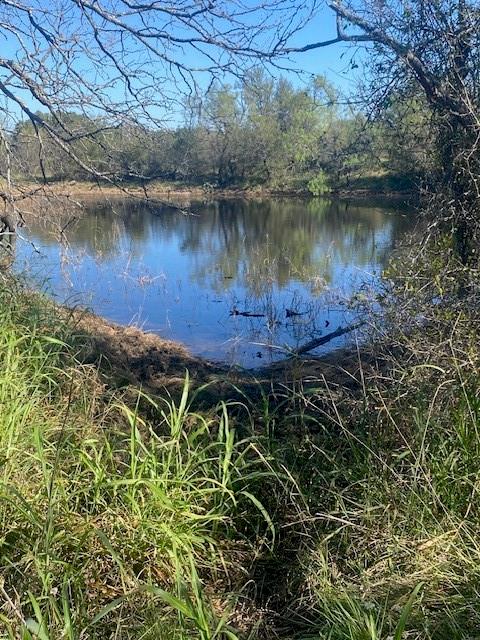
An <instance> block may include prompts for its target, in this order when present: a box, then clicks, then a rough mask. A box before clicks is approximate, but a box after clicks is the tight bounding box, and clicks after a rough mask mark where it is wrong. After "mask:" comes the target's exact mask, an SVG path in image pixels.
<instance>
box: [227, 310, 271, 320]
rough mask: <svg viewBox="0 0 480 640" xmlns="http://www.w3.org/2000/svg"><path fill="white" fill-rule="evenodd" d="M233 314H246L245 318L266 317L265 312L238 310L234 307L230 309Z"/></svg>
mask: <svg viewBox="0 0 480 640" xmlns="http://www.w3.org/2000/svg"><path fill="white" fill-rule="evenodd" d="M230 315H231V316H244V317H245V318H264V317H265V314H264V313H250V311H237V309H232V311H230Z"/></svg>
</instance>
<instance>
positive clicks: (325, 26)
mask: <svg viewBox="0 0 480 640" xmlns="http://www.w3.org/2000/svg"><path fill="white" fill-rule="evenodd" d="M255 1H256V0H252V5H253V4H254V3H255ZM315 1H316V0H311V2H315ZM50 2H51V0H31V5H32V6H34V7H36V8H37V9H39V10H40V11H45V14H43V19H45V20H46V21H47V24H48V22H49V11H51V10H52V9H53V7H54V6H55V4H50ZM104 2H105V3H106V4H107V5H108V4H109V0H104ZM29 4H30V3H29ZM59 4H61V5H62V4H64V3H63V2H62V0H59ZM64 6H68V7H69V10H70V11H75V8H74V7H75V5H74V3H71V4H70V2H69V1H68V0H65V4H64ZM311 6H312V5H311V4H310V3H305V4H304V5H303V8H304V9H305V10H306V11H308V8H309V7H311ZM39 15H42V14H41V13H40V14H39ZM52 15H53V14H52ZM0 17H1V16H0ZM255 17H256V18H257V17H258V16H257V15H256V14H255ZM77 19H78V15H77V16H76V17H75V18H74V19H73V23H71V26H72V27H73V29H75V28H76V23H75V20H77ZM131 20H132V21H133V22H134V23H137V22H138V21H137V19H136V17H135V16H133V17H131ZM77 24H78V23H77ZM254 28H255V24H253V22H252V29H254ZM172 35H177V36H178V35H182V31H181V27H180V28H179V30H178V31H177V32H175V30H173V32H172ZM335 35H336V27H335V17H334V13H333V11H332V10H331V9H329V8H328V7H327V6H326V5H322V6H321V7H320V8H319V9H318V10H317V13H316V15H315V16H314V17H313V18H312V20H311V21H309V23H308V24H307V25H306V26H305V27H304V29H303V30H302V31H301V32H298V33H296V35H295V37H294V38H293V39H292V40H291V42H290V43H289V46H291V47H301V46H303V45H305V44H307V43H311V42H315V41H319V40H329V39H331V38H334V37H335ZM0 36H2V37H1V43H2V44H1V48H2V56H5V57H11V58H13V59H15V58H17V57H18V56H19V51H18V50H17V43H16V40H15V38H14V37H13V36H11V35H8V34H7V33H6V32H5V31H4V30H2V29H1V28H0ZM85 45H86V47H87V48H88V43H87V42H86V43H85ZM142 55H144V54H141V53H135V54H132V56H131V57H130V58H129V60H130V61H131V64H132V65H135V63H136V62H139V61H141V56H142ZM173 56H174V57H175V56H176V59H181V60H182V61H183V62H184V63H185V64H187V65H188V66H198V65H202V64H204V59H202V56H201V55H199V54H198V53H196V52H195V51H194V50H192V49H188V48H187V49H186V50H185V52H184V53H183V54H181V53H179V52H178V51H177V52H176V53H175V52H174V53H173ZM352 56H354V59H355V62H356V63H357V64H359V63H360V62H361V58H362V54H361V52H358V51H357V52H355V50H354V49H353V48H352V47H350V46H349V45H347V44H343V43H342V44H336V45H331V46H329V47H325V48H321V49H317V50H314V51H310V52H307V53H302V54H295V55H292V56H291V65H290V66H292V67H296V68H297V69H299V70H301V71H303V72H305V76H304V78H305V80H307V79H308V75H316V74H323V75H325V76H326V77H327V78H328V79H329V80H330V81H331V82H332V83H333V84H334V85H336V86H337V87H338V88H339V89H340V90H341V91H342V93H348V92H349V91H351V90H353V89H354V85H355V80H356V78H358V75H359V73H360V71H361V65H359V68H358V69H354V70H352V69H351V68H350V60H351V59H352ZM75 64H76V66H77V70H78V69H80V73H81V74H83V77H85V78H88V76H89V75H91V78H93V74H94V71H93V69H92V68H89V63H88V53H82V51H81V47H78V49H77V52H76V54H75ZM148 64H149V65H151V66H150V68H151V69H152V70H153V69H154V65H153V63H151V62H149V63H148ZM288 64H289V63H288V62H285V65H288ZM106 69H107V67H105V73H106V74H107V76H106V77H108V74H109V73H110V72H109V71H107V70H106ZM102 71H103V70H102V69H101V68H100V72H102ZM97 73H98V71H97ZM272 73H273V74H275V75H284V76H287V77H290V78H291V79H292V81H293V82H294V83H295V84H299V83H300V82H302V79H301V78H299V77H298V76H297V75H296V74H294V73H292V72H288V71H279V70H276V69H272ZM5 75H8V72H7V73H5V74H1V73H0V77H1V76H3V77H5ZM104 79H105V78H104ZM226 80H227V81H228V80H229V78H226ZM207 85H208V79H207V78H206V77H205V78H203V79H201V80H200V86H201V87H206V86H207ZM158 87H159V95H160V96H161V92H164V93H165V95H166V94H167V93H168V92H169V91H172V89H173V85H172V84H171V83H170V84H169V82H165V83H163V84H161V83H159V84H158ZM77 88H78V87H75V83H72V85H71V94H70V95H72V96H74V95H75V90H76V89H77ZM66 92H67V93H69V91H68V88H67V87H66ZM110 93H111V97H112V98H113V99H114V100H121V99H122V95H123V93H122V91H121V89H120V87H119V86H117V87H114V88H112V89H111V90H110ZM21 95H22V96H24V97H25V100H26V102H27V103H28V105H29V106H30V107H31V108H33V109H39V108H41V105H39V104H38V103H35V101H34V100H33V99H30V98H27V97H26V93H24V92H21ZM43 110H44V109H43ZM177 117H178V116H173V118H174V120H176V119H177Z"/></svg>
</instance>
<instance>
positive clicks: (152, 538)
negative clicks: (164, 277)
mask: <svg viewBox="0 0 480 640" xmlns="http://www.w3.org/2000/svg"><path fill="white" fill-rule="evenodd" d="M443 283H444V281H443ZM443 283H442V282H440V284H439V286H442V287H443V286H444V284H443ZM422 291H423V292H424V291H425V289H424V288H423V289H422ZM433 293H435V292H433ZM435 295H436V294H435ZM435 295H434V297H435ZM409 309H411V307H409ZM435 313H438V314H443V315H439V318H438V322H437V323H436V324H435V323H434V322H433V320H431V321H430V324H429V325H428V331H423V330H419V331H417V332H415V330H411V331H409V332H408V333H405V335H404V336H401V337H399V336H398V335H397V336H396V347H395V350H390V351H389V350H388V349H387V348H386V347H382V348H383V351H382V358H383V359H382V361H381V362H382V363H383V365H382V366H383V368H379V369H372V368H370V369H369V368H368V367H366V368H365V369H364V370H362V372H361V375H359V376H358V384H356V385H355V384H350V385H349V386H348V388H343V387H341V386H339V385H338V384H337V382H336V381H335V380H325V379H317V380H315V379H313V378H311V377H310V378H309V379H308V380H305V379H303V377H302V375H301V367H299V368H298V369H296V371H297V373H298V374H299V375H298V376H297V379H296V380H295V381H294V383H290V384H276V385H273V387H269V386H268V385H264V386H261V387H260V388H259V390H258V392H256V393H255V394H254V396H253V395H252V394H251V388H252V385H251V381H250V380H249V381H248V384H247V385H246V386H245V388H244V389H243V390H242V387H241V385H240V386H238V387H237V388H236V389H235V397H236V398H238V397H241V394H242V393H243V402H242V403H239V402H238V401H237V402H235V403H233V402H229V401H228V398H226V399H225V400H224V401H221V402H219V403H218V404H216V405H215V406H212V407H211V408H210V409H208V410H207V409H205V408H203V409H202V410H201V411H200V410H198V408H197V407H198V406H200V405H199V404H198V403H197V402H196V393H197V391H198V390H194V389H193V387H192V384H191V381H190V380H189V377H188V373H186V377H185V385H184V388H183V392H182V393H181V394H180V395H179V396H178V397H175V398H171V397H169V396H168V395H166V394H165V395H164V397H154V398H153V397H149V396H148V395H146V394H145V393H143V392H142V390H141V389H137V390H134V391H132V390H129V391H128V392H127V393H125V395H122V394H121V392H119V391H118V390H117V391H115V390H112V389H111V388H110V387H109V385H108V379H107V378H105V377H103V375H102V373H101V371H100V370H99V369H97V368H96V367H95V366H93V365H88V366H86V365H83V364H82V363H81V362H79V360H78V358H77V356H76V348H77V347H78V349H79V353H81V346H82V338H81V337H80V336H75V335H74V334H73V330H72V325H71V323H70V322H69V321H68V318H66V314H65V312H58V311H57V310H55V308H54V307H53V306H52V305H51V304H50V303H48V302H47V301H46V300H45V299H43V298H41V297H40V296H37V295H31V294H29V293H28V292H26V291H25V290H23V289H22V288H21V287H19V286H18V284H16V283H15V282H9V281H6V282H5V283H4V286H3V288H2V290H1V292H0V521H1V533H0V638H3V637H4V638H8V639H14V638H15V639H22V640H26V639H32V640H33V639H36V638H39V639H40V640H46V639H49V640H58V639H62V640H63V639H67V640H83V639H90V638H92V639H97V638H98V639H102V640H103V639H107V638H115V639H120V640H140V639H141V640H144V639H146V640H153V639H160V640H162V639H165V640H167V639H168V640H170V639H172V640H173V639H176V640H189V639H197V638H199V639H201V640H213V639H218V640H225V639H229V640H235V639H239V640H243V639H245V640H247V639H248V640H264V639H265V640H266V639H270V638H282V639H284V640H287V639H288V640H291V639H292V640H293V639H295V640H314V639H315V640H410V639H414V638H415V639H422V640H437V639H438V640H451V639H454V640H455V639H458V640H467V639H471V638H477V637H480V631H479V629H480V542H479V541H480V506H479V505H480V503H479V495H478V494H479V486H480V485H479V483H480V393H479V386H480V385H479V381H480V349H478V345H477V342H476V329H475V325H472V323H471V322H469V321H468V319H465V318H463V316H462V317H460V316H458V315H457V316H455V317H454V316H453V315H452V314H451V312H450V309H449V308H445V310H444V311H442V309H441V308H440V307H439V306H437V307H436V310H435ZM432 314H433V312H432ZM432 318H433V315H432ZM462 318H463V319H462ZM449 323H450V324H449ZM387 346H388V345H387ZM223 388H224V386H223ZM245 389H247V390H248V391H245ZM232 395H233V394H232Z"/></svg>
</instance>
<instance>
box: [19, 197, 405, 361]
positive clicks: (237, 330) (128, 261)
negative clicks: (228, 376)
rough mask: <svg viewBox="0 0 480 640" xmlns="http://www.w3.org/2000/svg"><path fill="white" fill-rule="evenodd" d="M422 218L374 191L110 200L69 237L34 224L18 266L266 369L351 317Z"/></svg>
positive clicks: (111, 313)
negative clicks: (172, 202)
mask: <svg viewBox="0 0 480 640" xmlns="http://www.w3.org/2000/svg"><path fill="white" fill-rule="evenodd" d="M412 226H413V219H412V217H411V216H410V215H408V213H407V212H406V211H405V210H404V209H402V207H401V206H400V205H389V206H387V205H382V206H379V205H378V204H377V205H375V204H373V203H370V202H367V201H362V202H361V203H355V204H352V203H350V204H349V203H346V202H341V201H329V200H322V199H311V200H302V199H269V200H254V201H243V200H242V201H237V200H223V201H216V202H212V203H209V204H198V205H195V206H194V207H193V208H192V210H191V213H188V214H186V213H180V212H178V211H176V210H172V209H168V208H161V207H157V208H153V207H152V206H146V205H145V204H141V203H138V202H131V201H125V202H119V203H115V204H114V205H112V204H107V203H106V202H103V201H102V202H101V203H96V204H94V205H93V204H91V205H88V206H87V208H86V211H85V212H84V214H82V216H81V217H80V219H79V220H77V221H76V222H75V224H73V225H70V226H69V227H68V228H67V229H66V230H65V236H66V239H67V244H66V245H65V244H64V243H63V244H60V243H59V242H58V241H57V240H56V239H55V236H54V235H53V234H52V233H51V232H50V231H49V230H48V229H47V228H46V226H45V225H40V224H38V223H37V224H35V223H32V224H31V225H30V226H29V228H28V231H27V232H25V233H24V240H23V241H21V242H18V243H17V258H16V265H17V269H19V270H22V271H27V272H28V273H29V274H30V275H31V276H32V277H33V278H35V281H36V282H37V283H38V282H39V280H40V281H42V283H43V285H44V286H45V287H46V289H47V291H49V292H50V293H52V294H53V295H54V296H55V297H56V299H57V300H58V301H59V302H62V303H66V304H67V305H69V306H73V305H76V304H81V305H84V306H87V307H89V308H91V309H92V310H93V311H94V312H95V313H98V314H100V315H102V316H105V317H106V318H108V319H110V320H113V321H115V322H118V323H122V324H131V323H133V324H135V325H137V326H140V327H142V328H144V329H146V330H148V331H153V332H156V333H158V334H159V335H161V336H162V337H164V338H169V339H172V340H177V341H180V342H182V343H184V344H185V345H186V346H187V347H188V348H189V349H190V350H191V352H193V353H194V354H197V355H201V356H203V357H205V358H208V359H211V360H216V361H222V362H227V363H231V364H239V365H241V366H245V367H258V366H260V365H262V364H266V363H268V362H270V361H272V360H276V359H279V358H281V357H284V356H285V353H286V350H288V349H289V348H297V347H298V346H299V345H302V344H303V343H305V342H307V341H309V340H311V339H314V338H316V337H319V336H321V335H322V334H323V335H325V334H327V333H329V332H331V331H333V330H335V329H336V328H338V327H339V326H340V325H345V323H348V322H349V321H351V320H352V316H351V312H350V311H349V305H348V300H349V299H350V298H351V296H352V295H353V294H357V295H358V294H359V292H360V295H368V293H369V291H372V290H375V287H376V286H378V279H379V277H380V274H381V271H382V268H383V267H384V265H385V263H386V260H387V259H388V257H389V255H390V253H391V252H392V250H393V249H394V247H395V246H396V245H397V244H398V242H399V240H400V239H401V238H402V236H403V235H404V233H405V232H406V231H407V230H409V229H411V228H412ZM25 240H29V241H30V242H31V243H32V244H30V243H29V242H25ZM344 340H345V338H338V339H335V340H332V341H331V342H329V343H328V344H327V345H325V346H323V347H321V349H323V351H326V350H331V349H335V348H337V347H338V346H340V345H341V344H343V341H344ZM320 352H321V350H320Z"/></svg>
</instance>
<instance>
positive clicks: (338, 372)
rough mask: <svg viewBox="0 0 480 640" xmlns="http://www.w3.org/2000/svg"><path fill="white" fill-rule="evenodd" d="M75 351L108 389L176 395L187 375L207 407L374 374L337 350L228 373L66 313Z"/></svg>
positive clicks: (361, 358) (361, 357) (371, 362)
mask: <svg viewBox="0 0 480 640" xmlns="http://www.w3.org/2000/svg"><path fill="white" fill-rule="evenodd" d="M69 314H70V315H71V318H72V319H73V326H74V330H75V334H76V335H77V336H78V339H79V340H78V342H79V344H80V345H81V349H80V354H79V356H80V358H81V360H82V361H83V362H85V363H90V364H92V363H94V364H95V365H97V366H98V367H99V369H100V371H101V372H102V373H103V375H105V376H107V377H108V381H109V385H110V386H113V387H117V388H118V387H127V386H134V387H136V388H142V389H143V390H144V391H145V392H147V393H149V394H153V395H162V394H165V393H166V392H167V393H169V394H171V395H173V396H176V395H177V394H178V393H180V392H181V390H182V388H183V385H184V380H185V376H186V373H187V372H188V375H189V378H190V382H191V388H192V389H194V390H195V389H196V390H198V389H199V388H202V387H204V386H205V390H204V391H202V398H203V399H204V400H205V401H207V402H213V403H214V402H216V401H218V400H219V399H227V398H228V399H232V398H236V397H237V396H238V397H240V396H241V394H242V393H245V394H248V396H249V398H250V399H254V398H255V397H256V396H257V394H258V395H261V394H262V393H265V391H266V392H267V393H269V394H270V393H272V394H274V395H277V394H279V393H284V392H285V390H286V388H291V387H295V388H298V389H300V388H302V389H311V388H312V387H322V388H324V389H328V390H329V391H331V392H332V393H335V392H336V391H337V390H340V389H342V390H351V391H354V390H356V389H360V388H361V386H362V384H364V383H365V380H366V379H368V378H369V377H370V375H374V372H375V371H376V370H377V368H378V363H377V362H376V361H375V359H374V358H373V357H372V356H371V355H368V354H367V352H360V351H359V350H357V349H355V348H352V349H340V350H337V351H334V352H331V353H329V354H327V355H324V356H320V357H316V356H311V355H309V356H304V357H290V358H286V359H285V360H282V361H279V362H276V363H274V364H273V365H268V366H264V367H261V368H258V369H255V370H247V369H241V368H238V367H228V366H227V365H224V364H221V363H216V362H212V361H208V360H204V359H202V358H200V357H197V356H194V355H192V354H191V353H190V352H189V351H188V350H187V349H186V348H185V347H184V346H183V345H182V344H180V343H178V342H174V341H171V340H165V339H163V338H161V337H160V336H158V335H156V334H153V333H148V332H145V331H142V330H141V329H138V328H136V327H132V326H122V325H119V324H116V323H113V322H110V321H107V320H105V319H104V318H101V317H99V316H97V315H94V314H92V313H90V312H88V311H84V310H74V311H69Z"/></svg>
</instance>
